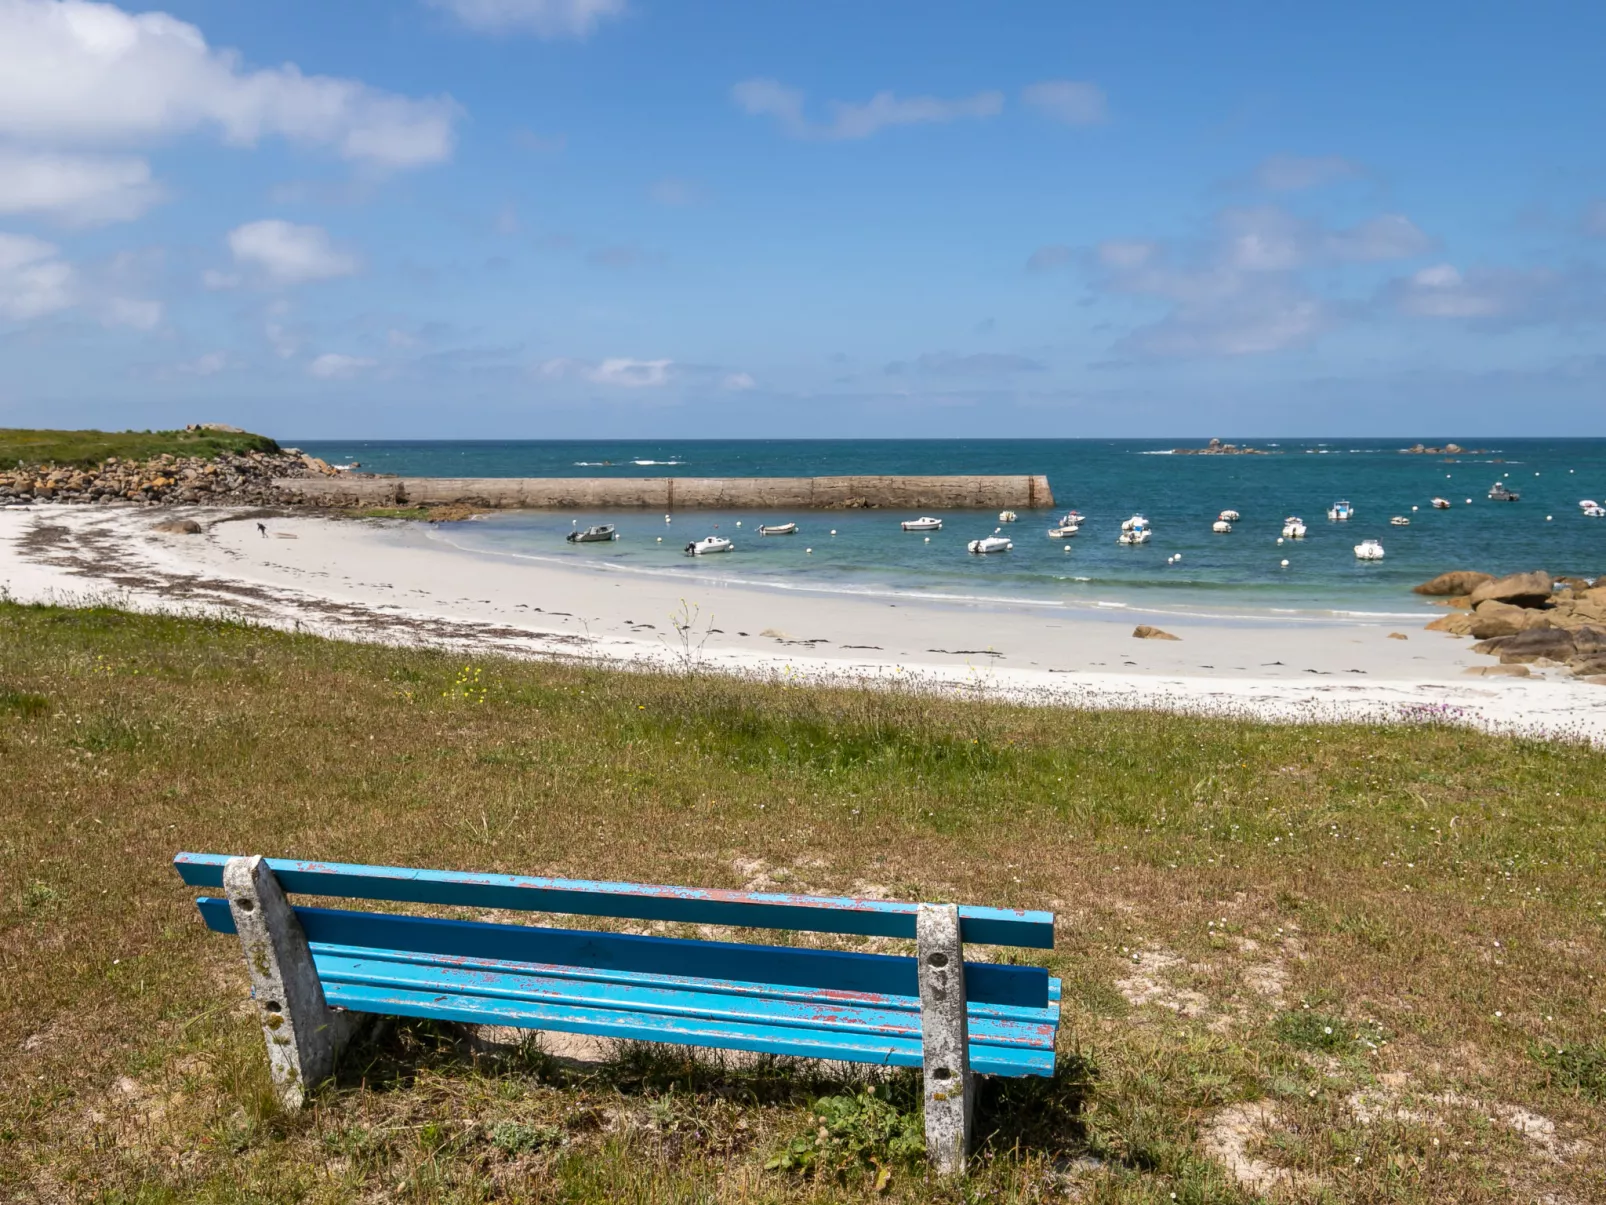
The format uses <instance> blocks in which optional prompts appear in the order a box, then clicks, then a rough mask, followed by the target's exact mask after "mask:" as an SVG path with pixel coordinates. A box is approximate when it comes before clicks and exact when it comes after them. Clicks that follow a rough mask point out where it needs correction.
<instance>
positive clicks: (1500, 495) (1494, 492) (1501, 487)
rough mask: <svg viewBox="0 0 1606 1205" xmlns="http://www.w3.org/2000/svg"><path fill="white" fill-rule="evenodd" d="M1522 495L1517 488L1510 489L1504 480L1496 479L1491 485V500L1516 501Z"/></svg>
mask: <svg viewBox="0 0 1606 1205" xmlns="http://www.w3.org/2000/svg"><path fill="white" fill-rule="evenodd" d="M1521 497H1522V495H1521V494H1519V493H1518V492H1517V491H1516V490H1508V489H1507V488H1506V483H1505V482H1504V481H1496V482H1495V483H1494V484H1493V485H1492V486H1490V487H1489V501H1490V502H1515V501H1517V500H1518V499H1519V498H1521Z"/></svg>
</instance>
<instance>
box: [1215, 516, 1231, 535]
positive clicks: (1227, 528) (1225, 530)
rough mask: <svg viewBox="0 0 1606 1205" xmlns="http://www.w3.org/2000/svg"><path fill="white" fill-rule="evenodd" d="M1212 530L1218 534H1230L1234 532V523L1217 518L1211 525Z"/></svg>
mask: <svg viewBox="0 0 1606 1205" xmlns="http://www.w3.org/2000/svg"><path fill="white" fill-rule="evenodd" d="M1210 530H1211V531H1213V532H1215V533H1216V534H1217V535H1222V536H1230V535H1231V534H1232V524H1231V523H1230V522H1228V521H1227V520H1226V519H1217V520H1216V521H1215V522H1214V523H1212V524H1211V525H1210Z"/></svg>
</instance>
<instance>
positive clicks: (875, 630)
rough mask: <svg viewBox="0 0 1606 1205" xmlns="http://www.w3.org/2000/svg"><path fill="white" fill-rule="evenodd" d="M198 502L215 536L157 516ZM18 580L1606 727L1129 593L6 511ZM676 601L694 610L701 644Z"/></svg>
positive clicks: (337, 523) (1391, 643)
mask: <svg viewBox="0 0 1606 1205" xmlns="http://www.w3.org/2000/svg"><path fill="white" fill-rule="evenodd" d="M186 518H190V519H194V520H196V521H197V522H198V523H200V524H201V526H202V527H203V529H204V530H203V532H202V534H199V535H182V534H164V533H158V532H155V531H153V530H152V529H153V527H154V526H155V525H156V524H158V523H163V522H169V521H172V520H176V519H186ZM259 519H260V520H261V521H262V522H265V523H266V525H267V527H268V536H267V537H264V536H263V535H262V534H261V533H260V532H259V530H258V527H257V523H258V521H259ZM0 590H4V591H5V592H6V593H7V594H8V595H9V597H10V598H12V599H14V600H16V601H20V602H83V601H88V600H96V601H106V602H115V603H116V604H118V605H121V606H126V607H130V608H133V609H139V610H158V609H159V610H167V611H174V612H184V611H190V612H198V611H205V612H210V613H224V614H228V615H231V616H234V617H238V618H240V619H244V620H249V621H251V622H256V623H262V624H266V625H270V626H273V627H276V628H282V629H299V630H302V631H307V632H312V633H317V634H321V635H327V636H333V637H339V638H344V639H356V640H374V641H383V642H388V643H421V644H430V645H436V646H442V647H450V648H455V649H462V650H464V651H474V650H480V651H484V652H496V653H502V654H511V655H518V656H537V657H562V658H584V659H590V660H595V661H599V662H605V663H609V664H616V665H624V666H630V665H635V666H650V667H659V668H679V667H684V666H686V665H687V664H689V663H695V664H697V665H699V666H701V667H703V668H706V669H712V670H718V671H723V672H731V673H743V674H754V675H763V676H778V677H786V678H790V679H793V680H801V681H859V682H869V683H880V684H887V683H901V684H905V685H906V686H907V687H908V688H912V689H923V690H932V691H956V690H957V691H962V692H967V693H971V694H975V695H985V696H990V697H996V698H1007V699H1011V700H1015V701H1019V702H1028V703H1039V704H1067V705H1076V706H1086V707H1140V708H1165V709H1172V710H1179V711H1188V712H1216V713H1227V714H1237V715H1245V716H1255V717H1258V718H1263V719H1272V720H1284V721H1312V720H1334V719H1354V720H1366V719H1378V720H1388V719H1408V720H1409V719H1424V718H1430V717H1436V716H1442V717H1444V718H1448V719H1451V720H1454V721H1456V722H1462V723H1466V724H1469V725H1473V726H1477V727H1483V728H1488V729H1493V730H1501V731H1512V732H1523V733H1529V734H1533V735H1544V736H1579V737H1586V738H1588V739H1590V740H1593V741H1597V742H1601V743H1606V689H1602V688H1601V687H1599V686H1594V685H1590V684H1587V683H1583V682H1579V681H1576V680H1573V679H1569V678H1567V677H1565V676H1562V675H1558V676H1556V677H1548V676H1545V675H1544V674H1543V673H1540V674H1536V675H1535V676H1533V677H1530V678H1502V677H1481V676H1474V675H1469V673H1468V671H1469V670H1475V669H1476V668H1478V667H1482V666H1485V665H1491V664H1493V660H1492V659H1491V658H1488V657H1482V656H1478V655H1476V654H1474V653H1472V652H1471V649H1470V644H1471V642H1470V641H1468V640H1465V639H1458V638H1455V637H1451V636H1447V635H1443V634H1441V633H1436V632H1427V631H1423V630H1422V629H1421V626H1420V625H1419V624H1413V623H1409V622H1407V621H1402V620H1393V621H1386V622H1381V623H1379V622H1376V621H1368V620H1362V619H1357V620H1354V621H1351V622H1342V621H1333V622H1322V623H1313V622H1309V621H1307V622H1302V623H1290V622H1280V621H1277V620H1273V619H1267V620H1265V621H1263V622H1262V621H1235V622H1223V621H1214V620H1212V621H1205V620H1175V621H1173V620H1166V621H1165V622H1164V627H1165V629H1166V630H1167V631H1168V632H1171V633H1172V634H1173V635H1175V636H1177V637H1178V638H1179V639H1177V640H1175V641H1165V640H1139V639H1135V638H1134V637H1133V635H1132V629H1133V626H1134V623H1135V622H1138V621H1145V620H1146V619H1147V617H1144V616H1135V615H1133V614H1123V613H1122V612H1120V611H1112V612H1108V613H1100V612H1097V611H1093V610H1072V609H1069V608H1052V609H1044V608H1013V609H1012V608H1009V607H1005V606H1001V605H994V604H981V603H973V604H963V605H962V604H956V603H939V602H932V601H926V600H917V599H910V598H897V599H893V598H886V597H856V596H851V595H840V594H838V595H823V594H822V595H812V594H807V593H799V592H795V591H781V590H769V589H765V588H763V587H748V586H742V587H737V586H731V585H728V584H725V583H721V582H718V581H716V580H712V579H696V578H693V579H690V580H688V579H675V578H666V577H662V576H651V575H643V574H638V573H632V572H629V571H623V570H619V569H617V568H611V569H610V568H605V567H600V566H599V567H597V568H595V569H574V568H570V567H568V566H565V565H555V564H549V563H544V562H541V561H534V560H527V559H515V558H502V557H496V556H492V555H485V554H480V553H470V552H465V551H461V550H459V549H457V548H454V547H452V546H451V545H450V544H448V543H446V542H445V541H443V540H440V539H436V538H432V533H431V532H430V530H429V529H428V528H427V527H426V526H425V525H422V524H417V523H409V522H404V521H388V520H356V519H334V518H324V517H316V516H272V517H265V516H262V515H259V514H258V513H256V512H248V511H226V510H221V509H218V508H205V509H195V510H180V509H176V508H163V509H161V510H153V509H142V508H90V507H69V506H48V505H47V506H34V507H11V508H6V509H3V510H0ZM677 618H678V619H679V620H680V621H682V622H683V623H684V622H685V621H686V620H687V619H690V620H691V631H690V632H688V633H687V635H686V636H685V637H684V638H683V637H682V635H681V634H680V633H679V632H677V630H676V621H677ZM1391 633H1400V634H1402V635H1404V636H1405V637H1406V639H1404V640H1400V639H1397V638H1394V637H1392V636H1391Z"/></svg>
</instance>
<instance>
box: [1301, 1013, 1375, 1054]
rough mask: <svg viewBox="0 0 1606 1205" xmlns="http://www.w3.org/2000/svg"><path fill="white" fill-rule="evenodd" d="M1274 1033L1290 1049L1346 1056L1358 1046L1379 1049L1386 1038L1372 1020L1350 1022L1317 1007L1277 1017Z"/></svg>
mask: <svg viewBox="0 0 1606 1205" xmlns="http://www.w3.org/2000/svg"><path fill="white" fill-rule="evenodd" d="M1274 1032H1275V1033H1276V1035H1277V1036H1278V1037H1279V1038H1280V1039H1282V1040H1283V1041H1284V1042H1287V1043H1288V1044H1289V1045H1290V1046H1297V1047H1298V1048H1299V1049H1301V1050H1321V1051H1326V1052H1327V1053H1329V1054H1344V1053H1347V1052H1350V1051H1353V1050H1355V1049H1356V1048H1357V1047H1359V1048H1362V1049H1364V1048H1367V1047H1375V1046H1377V1045H1379V1044H1380V1043H1381V1042H1382V1041H1383V1039H1384V1036H1385V1035H1384V1033H1383V1031H1382V1029H1380V1028H1379V1027H1378V1026H1376V1025H1374V1024H1372V1023H1371V1022H1369V1021H1366V1022H1362V1021H1346V1020H1345V1019H1344V1018H1343V1017H1342V1016H1339V1015H1337V1014H1334V1013H1324V1012H1319V1011H1317V1010H1316V1009H1313V1008H1299V1009H1293V1010H1291V1011H1289V1012H1285V1013H1284V1014H1283V1015H1282V1016H1280V1017H1278V1018H1277V1023H1276V1025H1275V1027H1274Z"/></svg>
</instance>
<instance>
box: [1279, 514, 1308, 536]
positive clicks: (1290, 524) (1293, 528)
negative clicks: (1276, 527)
mask: <svg viewBox="0 0 1606 1205" xmlns="http://www.w3.org/2000/svg"><path fill="white" fill-rule="evenodd" d="M1304 538H1305V520H1303V519H1301V518H1300V517H1299V516H1298V515H1289V516H1288V518H1286V519H1284V520H1283V539H1285V540H1303V539H1304Z"/></svg>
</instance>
